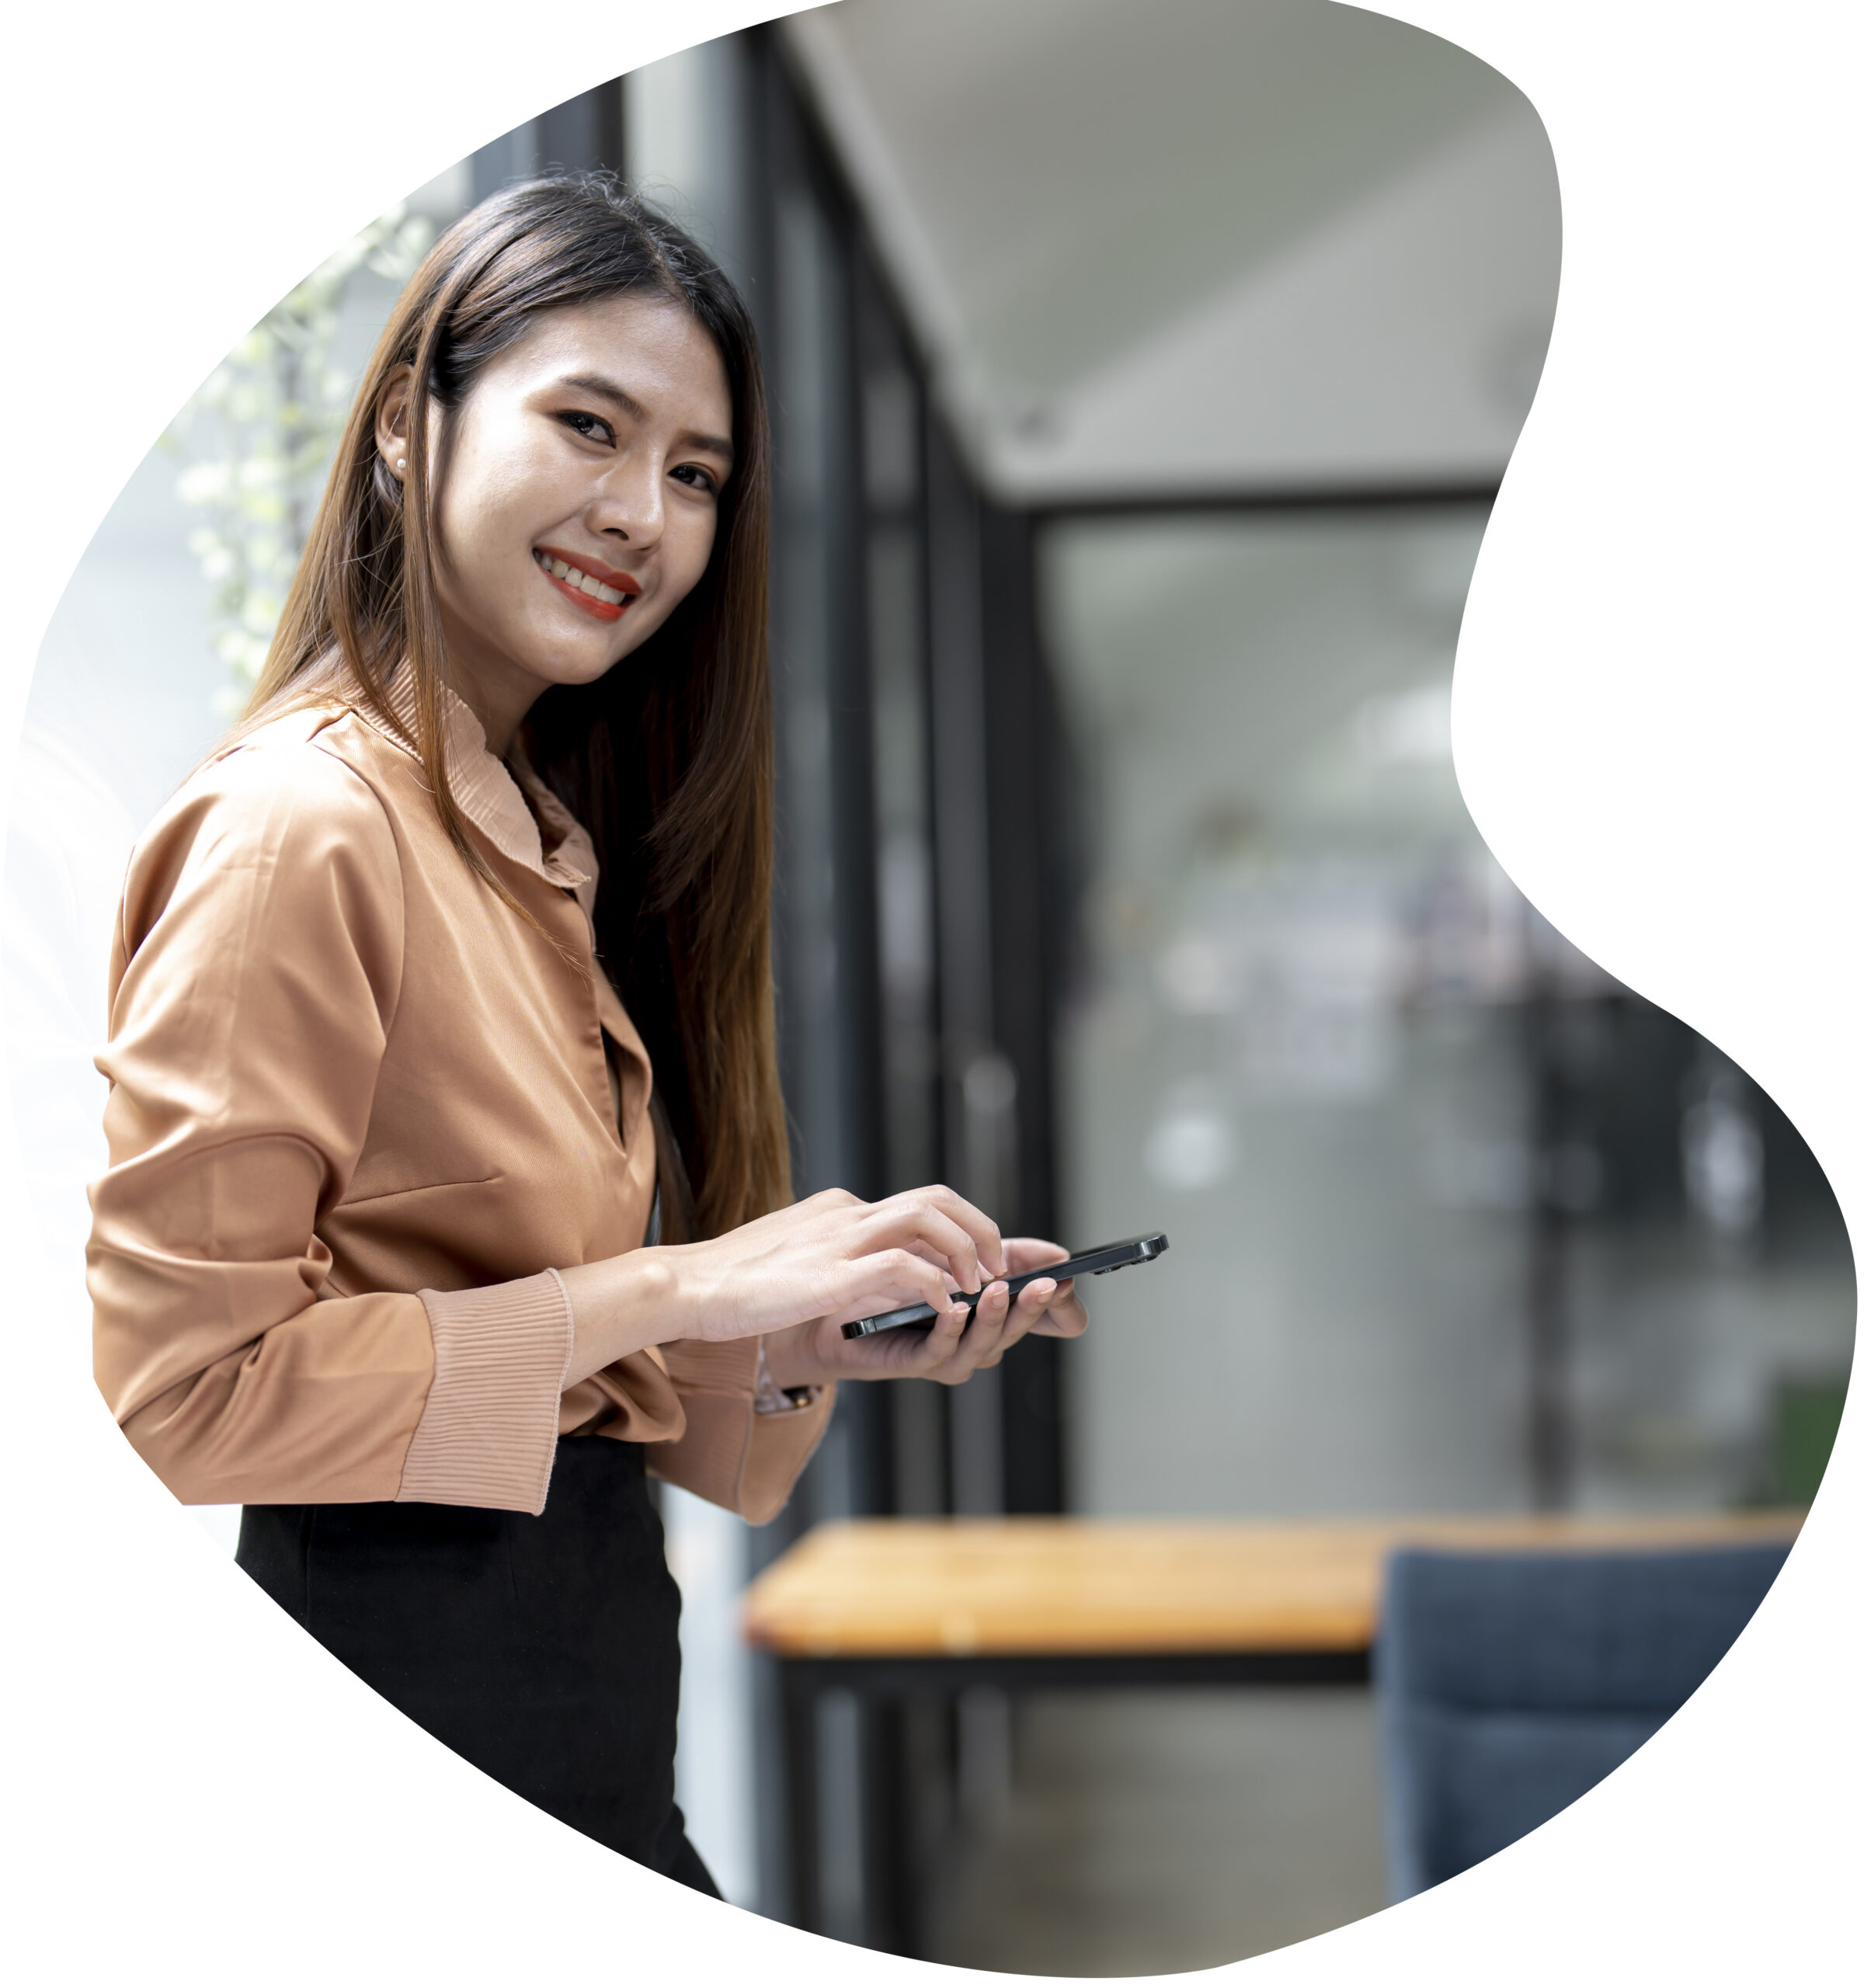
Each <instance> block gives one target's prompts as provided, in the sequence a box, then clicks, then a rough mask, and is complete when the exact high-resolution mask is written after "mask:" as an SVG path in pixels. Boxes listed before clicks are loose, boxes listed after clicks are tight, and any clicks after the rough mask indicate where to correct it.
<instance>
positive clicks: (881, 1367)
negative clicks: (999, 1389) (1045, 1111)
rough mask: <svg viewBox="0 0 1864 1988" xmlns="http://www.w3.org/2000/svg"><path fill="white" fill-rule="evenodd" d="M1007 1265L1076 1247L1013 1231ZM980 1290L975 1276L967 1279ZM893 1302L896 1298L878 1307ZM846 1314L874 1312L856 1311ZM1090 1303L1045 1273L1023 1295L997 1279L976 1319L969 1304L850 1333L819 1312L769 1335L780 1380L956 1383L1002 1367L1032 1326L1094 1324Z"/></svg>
mask: <svg viewBox="0 0 1864 1988" xmlns="http://www.w3.org/2000/svg"><path fill="white" fill-rule="evenodd" d="M1067 1254H1068V1252H1067V1251H1066V1249H1062V1248H1061V1247H1060V1246H1059V1245H1058V1244H1056V1243H1045V1242H1042V1241H1040V1240H1038V1239H1036V1238H1035V1237H1034V1236H1012V1237H1010V1238H1009V1239H1007V1240H1006V1241H1005V1243H1003V1258H1004V1264H1005V1269H1006V1270H1007V1274H1008V1275H1010V1276H1011V1277H1015V1276H1017V1275H1018V1274H1021V1272H1022V1271H1024V1270H1037V1269H1039V1268H1040V1267H1042V1265H1043V1264H1044V1263H1060V1262H1062V1260H1064V1259H1065V1258H1066V1256H1067ZM964 1288H965V1289H967V1290H971V1291H975V1289H976V1288H977V1286H976V1285H975V1284H968V1285H966V1286H965V1287H964ZM877 1309H882V1310H890V1309H892V1307H890V1306H882V1307H878V1308H877ZM847 1315H848V1316H851V1317H854V1318H871V1316H872V1315H873V1314H872V1313H871V1312H854V1313H851V1314H847ZM841 1327H842V1318H841V1317H840V1316H836V1317H830V1318H822V1319H810V1320H809V1321H807V1322H805V1323H804V1324H802V1325H799V1326H791V1328H790V1329H788V1331H785V1332H781V1333H772V1334H771V1335H770V1337H769V1338H768V1339H767V1340H765V1341H764V1358H765V1361H766V1364H767V1366H768V1367H769V1369H770V1378H771V1379H772V1380H774V1382H776V1383H777V1386H778V1387H780V1388H794V1387H802V1386H805V1385H809V1384H810V1383H812V1382H822V1381H831V1380H845V1381H896V1380H904V1379H907V1378H920V1379H923V1380H929V1381H938V1382H943V1383H944V1385H946V1386H948V1387H955V1386H956V1385H958V1383H959V1382H962V1381H968V1380H969V1379H970V1378H971V1376H972V1375H973V1374H974V1373H975V1372H976V1371H977V1370H978V1369H979V1368H980V1367H994V1366H995V1365H996V1364H997V1362H998V1361H1000V1360H1001V1359H1002V1358H1003V1355H1004V1354H1006V1353H1007V1352H1008V1351H1009V1350H1010V1347H1013V1346H1014V1345H1015V1343H1016V1342H1017V1340H1019V1339H1021V1338H1022V1337H1023V1336H1024V1334H1025V1333H1041V1334H1042V1335H1043V1336H1045V1337H1049V1338H1055V1339H1073V1338H1074V1337H1076V1336H1077V1335H1078V1334H1079V1333H1082V1332H1083V1331H1084V1330H1085V1329H1087V1306H1086V1305H1083V1303H1082V1302H1081V1301H1080V1298H1078V1297H1076V1295H1075V1289H1074V1280H1073V1278H1072V1277H1070V1278H1069V1279H1068V1280H1067V1281H1066V1283H1063V1284H1056V1283H1055V1281H1053V1280H1052V1278H1048V1277H1038V1278H1037V1279H1036V1281H1035V1282H1034V1283H1033V1284H1025V1285H1024V1287H1023V1289H1022V1291H1021V1293H1020V1294H1019V1295H1018V1296H1017V1298H1016V1301H1015V1302H1014V1304H1013V1303H1012V1302H1010V1293H1009V1290H1008V1288H1007V1286H1005V1285H1004V1284H1001V1283H996V1282H993V1284H991V1285H990V1286H989V1288H988V1289H987V1290H986V1291H985V1292H984V1293H983V1295H982V1297H981V1298H979V1300H978V1305H977V1315H976V1316H975V1318H974V1319H972V1321H971V1322H970V1324H969V1325H968V1326H967V1325H966V1324H965V1313H964V1312H963V1310H962V1309H958V1310H956V1311H952V1312H946V1313H945V1314H944V1315H943V1316H942V1317H941V1318H939V1319H935V1320H934V1322H933V1324H932V1326H931V1327H930V1329H929V1330H924V1331H922V1330H920V1329H918V1328H916V1327H914V1326H905V1327H902V1329H900V1330H899V1331H897V1332H889V1333H871V1334H870V1335H869V1336H868V1337H867V1338H865V1339H843V1337H842V1336H841Z"/></svg>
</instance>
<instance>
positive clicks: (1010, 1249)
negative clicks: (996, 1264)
mask: <svg viewBox="0 0 1864 1988" xmlns="http://www.w3.org/2000/svg"><path fill="white" fill-rule="evenodd" d="M1003 1254H1004V1255H1005V1256H1007V1258H1008V1259H1009V1263H1010V1275H1011V1276H1012V1277H1014V1276H1016V1275H1017V1274H1019V1273H1020V1272H1021V1271H1024V1270H1040V1269H1041V1268H1042V1266H1043V1264H1045V1263H1066V1261H1067V1260H1068V1252H1067V1251H1066V1249H1063V1248H1062V1246H1061V1245H1060V1243H1049V1242H1046V1241H1045V1240H1044V1239H1042V1237H1041V1236H1006V1237H1005V1238H1004V1239H1003Z"/></svg>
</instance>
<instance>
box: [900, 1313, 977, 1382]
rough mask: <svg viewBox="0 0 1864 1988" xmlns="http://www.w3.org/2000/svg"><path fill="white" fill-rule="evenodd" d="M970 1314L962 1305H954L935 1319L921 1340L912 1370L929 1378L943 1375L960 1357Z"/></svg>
mask: <svg viewBox="0 0 1864 1988" xmlns="http://www.w3.org/2000/svg"><path fill="white" fill-rule="evenodd" d="M968 1318H969V1312H968V1311H967V1310H966V1309H965V1307H964V1306H963V1305H955V1306H954V1307H953V1308H952V1309H951V1311H949V1312H947V1313H946V1314H945V1315H944V1317H943V1318H941V1319H934V1321H933V1322H932V1328H931V1329H930V1331H929V1332H928V1333H927V1334H926V1335H925V1337H924V1338H923V1340H921V1341H920V1346H919V1350H918V1353H917V1355H916V1357H915V1358H914V1359H913V1361H912V1363H911V1367H910V1371H912V1372H913V1373H915V1374H920V1375H924V1376H926V1377H927V1378H941V1377H942V1372H943V1370H944V1368H947V1367H948V1366H950V1365H951V1364H952V1363H953V1361H955V1360H956V1359H957V1358H958V1349H959V1347H960V1346H961V1345H962V1343H963V1341H964V1336H965V1333H966V1332H967V1331H969V1326H968V1325H967V1324H966V1322H965V1321H966V1319H968Z"/></svg>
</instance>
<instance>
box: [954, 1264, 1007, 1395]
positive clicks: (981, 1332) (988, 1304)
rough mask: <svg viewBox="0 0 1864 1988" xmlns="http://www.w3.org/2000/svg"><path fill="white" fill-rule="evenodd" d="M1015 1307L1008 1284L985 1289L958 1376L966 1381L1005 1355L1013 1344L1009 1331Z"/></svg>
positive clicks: (962, 1349) (962, 1352)
mask: <svg viewBox="0 0 1864 1988" xmlns="http://www.w3.org/2000/svg"><path fill="white" fill-rule="evenodd" d="M1014 1309H1015V1308H1014V1302H1013V1301H1012V1299H1011V1298H1010V1291H1009V1287H1008V1286H1007V1284H1003V1283H1001V1282H999V1283H996V1284H992V1285H990V1287H989V1288H988V1289H987V1290H986V1291H985V1292H984V1294H983V1295H982V1297H981V1298H979V1300H978V1305H977V1315H976V1316H975V1318H974V1319H972V1322H971V1323H970V1324H969V1326H967V1327H966V1328H965V1336H964V1339H963V1340H962V1343H960V1345H959V1347H958V1352H957V1355H956V1360H957V1364H958V1367H959V1368H960V1369H961V1370H962V1371H960V1373H959V1374H958V1377H957V1378H959V1379H961V1380H962V1379H963V1378H965V1375H969V1374H972V1373H973V1372H975V1371H976V1369H977V1368H979V1367H980V1366H982V1365H984V1364H986V1363H987V1362H989V1361H995V1360H996V1359H1000V1357H1002V1354H1003V1348H1004V1347H1005V1346H1006V1345H1007V1343H1009V1341H1008V1340H1007V1339H1006V1337H1005V1334H1006V1333H1009V1332H1010V1319H1011V1316H1012V1315H1013V1313H1014ZM1012 1336H1013V1337H1014V1336H1017V1335H1012Z"/></svg>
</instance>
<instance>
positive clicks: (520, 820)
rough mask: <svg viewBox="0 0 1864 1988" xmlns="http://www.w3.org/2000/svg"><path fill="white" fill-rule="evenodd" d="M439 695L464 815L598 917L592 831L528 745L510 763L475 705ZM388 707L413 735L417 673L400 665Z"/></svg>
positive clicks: (375, 718)
mask: <svg viewBox="0 0 1864 1988" xmlns="http://www.w3.org/2000/svg"><path fill="white" fill-rule="evenodd" d="M353 703H354V706H355V708H356V711H357V712H358V713H359V714H360V715H361V716H362V717H363V718H365V719H366V720H367V721H368V722H369V723H370V724H371V725H374V727H375V728H376V729H377V731H378V732H381V734H382V735H384V737H385V738H387V739H389V740H390V741H391V742H393V743H394V744H395V745H398V746H400V747H401V749H402V750H403V751H404V752H410V751H411V750H412V749H411V748H410V747H409V744H408V742H407V740H406V739H403V738H402V737H400V736H399V735H397V734H396V733H395V732H394V731H393V730H392V729H391V728H390V727H389V726H388V725H387V724H385V723H384V721H383V720H382V718H381V715H380V714H378V713H377V712H375V711H371V710H370V707H369V705H368V704H367V700H364V699H363V698H362V697H356V698H354V700H353ZM388 707H389V709H390V711H391V712H393V714H395V717H396V718H398V719H399V720H400V721H401V723H402V725H404V726H405V727H406V728H407V731H408V732H409V735H410V736H412V735H413V733H414V730H415V721H416V704H415V687H414V673H413V672H412V670H410V669H403V668H398V669H396V671H395V674H394V676H391V678H390V679H388ZM440 744H441V750H442V753H443V757H444V759H445V763H446V766H447V784H448V785H449V786H450V787H451V788H452V790H453V798H454V801H457V803H458V805H459V809H460V812H461V814H462V815H464V816H465V817H466V818H467V820H468V821H469V822H471V824H472V825H473V826H474V827H475V829H478V831H479V832H480V833H481V834H482V836H485V839H486V840H487V841H488V842H489V843H491V844H492V847H493V848H494V849H496V850H497V851H498V852H499V854H500V855H501V856H505V857H509V858H510V860H512V861H513V863H516V864H519V865H520V866H521V867H523V868H524V869H527V870H528V871H531V872H532V873H533V874H534V875H536V876H539V877H541V878H544V881H546V882H547V883H551V884H554V885H557V886H558V888H560V889H562V890H566V891H570V892H572V894H573V895H574V896H575V898H576V902H578V903H579V905H581V906H582V907H583V910H584V911H585V912H586V913H588V914H589V916H591V917H593V916H594V914H595V904H596V871H597V868H598V865H597V864H596V847H595V843H593V840H592V839H590V836H589V831H588V830H587V829H586V828H584V827H583V824H582V823H581V822H579V821H578V820H577V819H576V817H575V815H572V814H571V812H569V809H568V808H565V806H564V805H563V804H562V801H559V800H558V798H557V797H556V795H555V794H553V793H552V792H551V790H550V789H549V788H548V787H547V786H545V784H544V782H543V780H541V779H540V778H539V777H538V776H537V773H536V772H535V771H534V770H533V769H532V767H531V765H530V762H529V761H528V760H527V759H526V758H525V757H524V752H523V747H522V746H520V745H517V744H516V743H515V742H514V744H513V746H512V749H511V756H510V758H509V761H507V760H504V759H499V758H497V757H496V756H494V755H493V754H492V752H490V751H489V749H488V748H487V746H486V743H485V727H484V726H483V725H481V724H480V723H479V721H478V718H476V717H475V715H474V714H473V711H472V708H471V706H470V705H469V704H467V703H466V702H465V700H464V699H463V698H462V697H460V696H458V695H457V693H456V692H454V690H451V689H450V688H449V686H447V684H445V683H442V684H441V685H440ZM527 796H528V797H529V801H530V805H528V806H527V805H526V797H527ZM546 831H548V834H549V836H550V842H549V844H548V847H547V846H545V843H544V833H545V832H546Z"/></svg>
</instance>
